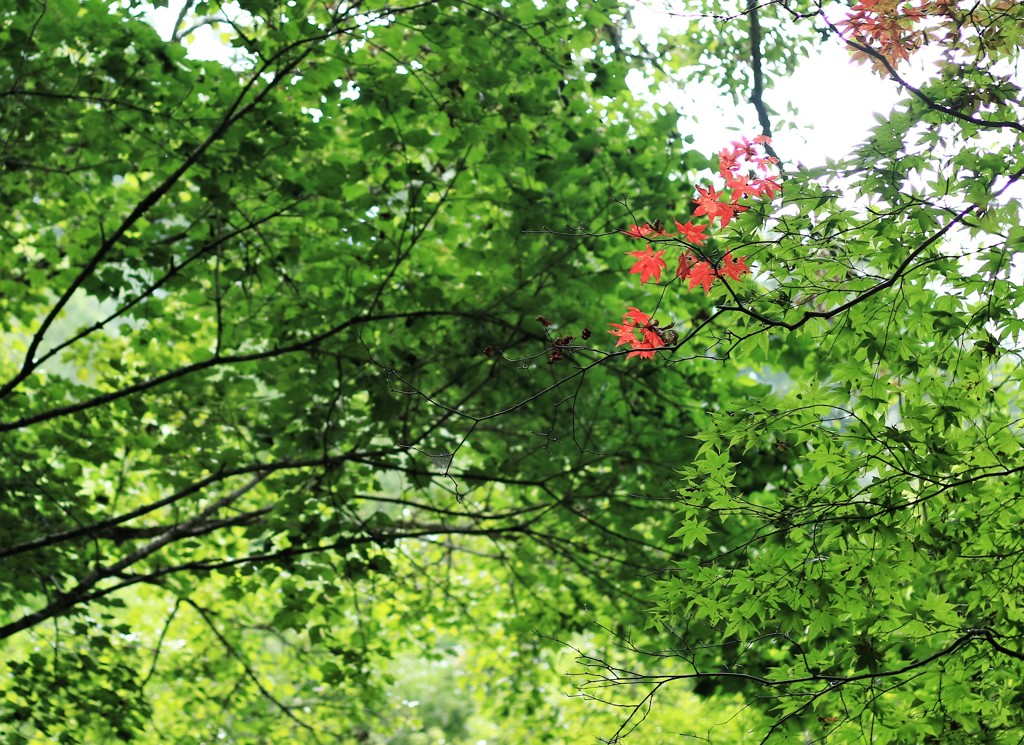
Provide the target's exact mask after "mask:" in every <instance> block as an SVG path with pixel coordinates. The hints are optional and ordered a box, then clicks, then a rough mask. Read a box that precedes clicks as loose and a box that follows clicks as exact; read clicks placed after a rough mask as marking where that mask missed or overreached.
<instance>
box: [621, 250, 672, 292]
mask: <svg viewBox="0 0 1024 745" xmlns="http://www.w3.org/2000/svg"><path fill="white" fill-rule="evenodd" d="M626 253H627V254H628V255H630V256H635V257H636V258H637V262H636V263H635V264H633V268H632V269H630V270H629V273H630V274H639V275H640V284H646V283H647V280H649V279H651V278H652V277H653V278H654V281H655V282H658V281H660V280H661V270H662V269H664V268H665V260H664V259H662V258H661V256H662V254H664V253H665V252H664V251H658V252H657V253H655V252H654V250H653V249H652V248H651V247H650V245H648V246H647V248H645V249H644V250H643V251H626Z"/></svg>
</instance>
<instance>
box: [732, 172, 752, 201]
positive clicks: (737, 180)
mask: <svg viewBox="0 0 1024 745" xmlns="http://www.w3.org/2000/svg"><path fill="white" fill-rule="evenodd" d="M725 185H726V186H728V187H729V188H731V189H732V197H731V198H730V200H729V201H731V202H733V203H735V202H738V201H740V200H741V199H742V198H743V197H753V196H757V195H758V194H759V192H758V191H757V182H756V181H755V182H754V183H751V181H750V179H749V178H748V177H747V176H737V175H735V174H732V173H730V174H729V175H728V176H726V178H725Z"/></svg>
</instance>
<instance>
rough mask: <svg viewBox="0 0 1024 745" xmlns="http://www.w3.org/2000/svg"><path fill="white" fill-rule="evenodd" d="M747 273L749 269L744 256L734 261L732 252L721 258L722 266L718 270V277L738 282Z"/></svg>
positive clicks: (727, 252)
mask: <svg viewBox="0 0 1024 745" xmlns="http://www.w3.org/2000/svg"><path fill="white" fill-rule="evenodd" d="M749 271H750V267H749V266H747V257H746V256H741V257H740V258H738V259H734V258H733V257H732V252H731V251H726V252H725V256H723V257H722V266H721V267H719V269H718V276H719V277H728V278H729V279H736V280H738V279H739V278H740V277H742V276H743V275H744V274H746V273H747V272H749Z"/></svg>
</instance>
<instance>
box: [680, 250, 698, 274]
mask: <svg viewBox="0 0 1024 745" xmlns="http://www.w3.org/2000/svg"><path fill="white" fill-rule="evenodd" d="M696 262H697V257H696V256H694V255H693V252H692V251H683V252H682V253H681V254H679V265H678V266H677V267H676V276H677V277H679V279H681V280H683V281H684V282H685V281H686V278H687V277H689V276H690V269H691V268H693V265H694V264H695V263H696Z"/></svg>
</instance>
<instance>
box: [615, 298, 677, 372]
mask: <svg viewBox="0 0 1024 745" xmlns="http://www.w3.org/2000/svg"><path fill="white" fill-rule="evenodd" d="M608 325H609V326H611V327H612V330H611V331H609V332H608V333H609V334H614V335H615V336H616V337H617V338H618V340H619V341H618V342H617V343H616V344H615V346H617V347H621V346H622V345H623V344H627V345H629V347H630V348H631V349H632V350H633V351H631V352H630V353H629V354H627V355H626V357H627V359H628V358H629V357H639V358H640V359H644V360H649V359H651V358H652V357H654V350H656V349H658V348H660V347H663V346H665V339H664V334H665V332H664V331H663V330H662V329H659V328H658V322H657V321H652V320H651V317H650V316H649V315H647V314H646V313H644V312H643V311H641V310H638V309H637V308H628V309H627V310H626V312H625V313H624V314H623V316H622V323H610V324H608ZM637 333H639V334H640V336H639V337H638V336H637Z"/></svg>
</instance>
